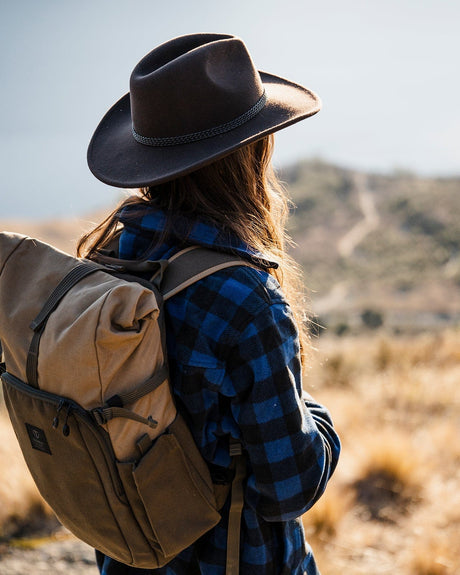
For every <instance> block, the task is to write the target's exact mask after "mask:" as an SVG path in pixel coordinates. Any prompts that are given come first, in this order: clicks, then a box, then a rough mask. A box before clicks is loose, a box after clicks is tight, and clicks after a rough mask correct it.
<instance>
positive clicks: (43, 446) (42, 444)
mask: <svg viewBox="0 0 460 575" xmlns="http://www.w3.org/2000/svg"><path fill="white" fill-rule="evenodd" d="M26 428H27V433H28V434H29V439H30V443H31V445H32V447H33V449H38V451H43V452H44V453H49V454H50V455H51V449H50V446H49V445H48V440H47V439H46V435H45V432H44V431H43V429H40V428H39V427H35V425H31V424H30V423H26Z"/></svg>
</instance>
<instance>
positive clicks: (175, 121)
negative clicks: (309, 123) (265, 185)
mask: <svg viewBox="0 0 460 575" xmlns="http://www.w3.org/2000/svg"><path fill="white" fill-rule="evenodd" d="M320 107H321V102H320V99H319V98H318V96H317V95H316V94H314V93H313V92H311V91H310V90H307V89H306V88H303V87H302V86H299V85H298V84H294V83H292V82H290V81H288V80H284V79H283V78H279V77H278V76H273V75H271V74H267V73H266V72H258V71H257V69H256V68H255V67H254V64H253V62H252V59H251V57H250V55H249V53H248V51H247V48H246V46H245V44H244V43H243V41H242V40H241V39H240V38H237V37H235V36H231V35H227V34H191V35H188V36H181V37H179V38H174V39H173V40H170V41H169V42H166V43H165V44H162V45H161V46H159V47H158V48H155V49H154V50H153V51H152V52H150V53H149V54H147V56H145V57H144V58H143V59H142V60H141V61H140V62H139V63H138V64H137V66H136V67H135V68H134V70H133V73H132V74H131V81H130V92H129V94H126V95H125V96H123V98H121V100H119V101H118V102H117V103H116V104H115V105H114V106H113V107H112V108H111V109H110V110H109V111H108V112H107V114H106V115H105V116H104V118H103V119H102V121H101V122H100V124H99V126H98V127H97V129H96V131H95V133H94V135H93V137H92V139H91V142H90V145H89V148H88V165H89V167H90V170H91V171H92V172H93V174H94V175H95V176H96V177H97V178H98V179H100V180H101V181H103V182H105V183H107V184H110V185H112V186H117V187H120V188H136V187H144V186H151V185H155V184H159V183H161V182H165V181H168V180H172V179H174V178H176V177H178V176H181V175H184V174H187V173H189V172H192V171H194V170H196V169H198V168H201V167H203V166H205V165H207V164H210V163H211V162H213V161H215V160H218V159H220V158H222V157H223V156H226V155H227V154H229V153H231V152H233V151H234V150H236V149H238V148H241V147H242V146H245V145H247V144H249V143H251V142H254V141H255V140H258V139H260V138H262V137H264V136H266V135H268V134H271V133H272V132H275V131H277V130H280V129H281V128H284V127H286V126H289V125H290V124H293V123H294V122H298V121H299V120H302V119H304V118H308V117H309V116H312V115H313V114H315V113H316V112H318V111H319V109H320Z"/></svg>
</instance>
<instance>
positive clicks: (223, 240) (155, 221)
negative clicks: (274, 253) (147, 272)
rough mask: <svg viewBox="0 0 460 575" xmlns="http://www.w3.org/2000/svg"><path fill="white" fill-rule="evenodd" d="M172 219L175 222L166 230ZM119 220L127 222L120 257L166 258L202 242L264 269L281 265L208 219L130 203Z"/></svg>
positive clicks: (204, 245)
mask: <svg viewBox="0 0 460 575" xmlns="http://www.w3.org/2000/svg"><path fill="white" fill-rule="evenodd" d="M168 218H170V222H169V223H170V224H172V225H171V227H170V228H169V230H168V232H167V233H165V230H166V229H167V224H168ZM119 220H120V222H121V223H122V224H123V231H122V233H121V236H120V243H119V253H120V258H123V259H140V258H148V259H152V260H157V259H165V258H169V257H171V256H172V255H173V254H174V253H176V252H177V251H179V250H180V249H182V248H184V247H186V246H189V245H199V246H202V247H206V248H211V249H215V250H218V251H224V252H228V253H233V254H236V255H239V256H241V257H243V258H246V259H248V260H250V261H253V262H254V263H255V264H256V265H258V266H261V267H264V268H277V267H278V264H277V263H276V262H274V261H272V260H269V259H268V258H266V257H265V256H264V255H263V254H262V253H260V252H257V251H256V250H253V249H252V248H250V247H249V246H248V245H247V244H246V243H244V242H243V241H241V240H240V239H239V238H238V237H237V236H236V235H234V234H232V233H231V232H228V231H225V230H222V229H221V228H220V227H218V226H216V225H215V224H213V223H212V222H209V221H206V220H204V219H200V218H193V219H192V218H191V217H190V216H187V215H185V214H181V213H174V214H172V215H171V214H167V213H166V212H164V211H163V210H160V209H158V208H154V207H147V208H145V207H141V209H139V206H138V205H130V206H126V207H125V208H123V209H122V211H121V213H120V216H119ZM152 245H153V246H154V247H153V249H152V248H151V247H150V246H152Z"/></svg>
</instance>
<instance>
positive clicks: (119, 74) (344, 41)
mask: <svg viewBox="0 0 460 575" xmlns="http://www.w3.org/2000/svg"><path fill="white" fill-rule="evenodd" d="M459 19H460V4H459V3H458V2H455V1H454V0H436V1H435V0H425V1H424V2H417V1H415V0H399V1H398V0H387V1H386V2H383V1H382V2H381V1H376V2H369V1H367V2H366V1H364V0H361V1H360V0H349V2H340V1H339V0H325V1H323V2H321V3H318V2H312V1H310V0H306V1H293V0H286V1H285V2H275V1H274V0H266V1H264V2H262V1H259V0H254V1H252V2H248V1H245V2H243V1H242V0H233V1H232V2H229V3H223V2H216V1H208V0H195V2H186V1H185V0H182V1H177V0H170V1H169V2H165V3H162V2H159V1H157V0H131V1H130V2H121V0H110V1H109V0H92V1H91V0H79V1H78V2H77V1H76V0H67V1H66V2H59V1H58V0H54V1H52V0H35V1H32V0H30V1H28V0H16V1H15V2H13V1H7V0H0V47H1V50H0V62H1V64H0V78H1V87H2V90H1V92H0V166H1V177H2V182H1V187H0V229H9V230H12V231H18V232H22V233H29V234H31V235H34V236H36V237H40V238H42V239H44V240H46V241H49V242H52V243H54V244H55V245H57V246H58V247H60V248H62V249H65V250H67V251H69V252H72V251H73V250H74V246H75V241H76V239H77V238H78V237H79V235H80V234H81V233H82V231H84V230H87V229H88V228H89V227H91V225H92V222H93V221H98V220H99V219H100V217H101V216H102V215H103V214H105V213H106V212H107V211H109V210H110V209H111V208H113V207H114V206H115V205H116V203H117V202H118V201H119V200H120V198H121V197H122V191H121V190H117V189H114V188H110V187H108V186H105V185H104V184H102V183H100V182H99V181H97V180H96V179H95V178H94V177H93V176H92V175H91V173H90V172H89V170H88V168H87V165H86V148H87V145H88V142H89V140H90V138H91V135H92V133H93V131H94V129H95V127H96V125H97V124H98V122H99V121H100V119H101V118H102V116H103V115H104V114H105V112H106V111H107V110H108V109H109V108H110V107H111V106H112V105H113V104H114V103H115V102H116V101H117V100H118V99H119V98H120V97H122V96H123V95H124V94H125V93H127V91H128V89H129V76H130V73H131V71H132V69H133V67H134V66H135V64H136V63H137V62H138V61H139V60H140V59H141V58H142V57H143V56H144V55H145V54H146V53H147V52H148V51H150V50H151V49H152V48H154V47H155V46H157V45H158V44H160V43H162V42H164V41H167V40H169V39H170V38H172V37H174V36H178V35H181V34H188V33H192V32H209V31H211V32H223V33H231V34H235V35H238V36H240V37H242V38H243V39H244V41H245V42H246V44H247V46H248V48H249V51H250V53H251V55H252V57H253V59H254V62H255V64H256V66H257V67H258V68H259V69H260V70H266V71H268V72H271V73H274V74H277V75H280V76H284V77H286V78H289V79H290V80H293V81H296V82H298V83H300V84H303V85H305V86H307V87H308V88H311V89H313V90H314V91H315V92H317V93H318V94H319V95H320V97H321V99H322V101H323V109H322V111H321V112H320V113H319V114H318V115H316V116H314V117H313V118H311V119H308V120H307V121H305V122H300V123H299V124H296V125H294V126H292V127H290V128H289V129H287V130H284V131H282V132H280V133H278V134H277V135H276V150H275V156H274V162H275V166H276V167H277V169H278V171H279V174H280V177H281V179H282V180H283V182H285V184H286V187H287V189H288V190H289V193H290V195H291V197H292V200H293V203H294V205H295V208H293V211H292V214H291V218H290V222H289V231H290V233H291V235H292V236H293V238H294V240H295V244H296V245H295V247H294V248H293V255H294V257H295V258H296V259H297V261H298V262H299V263H300V264H301V266H302V269H303V270H304V275H305V284H306V286H307V289H308V292H309V296H310V302H311V303H310V307H311V310H310V311H311V314H312V316H313V318H314V324H313V330H312V331H313V332H314V338H313V342H314V346H315V348H316V350H315V352H314V354H313V358H312V366H311V369H310V370H309V372H308V374H307V376H306V382H305V386H306V388H307V389H308V390H309V391H310V392H311V393H312V394H313V395H314V396H315V397H316V398H317V399H318V400H319V401H322V402H324V403H325V404H326V405H327V406H328V407H329V408H330V410H331V412H332V415H333V417H334V420H335V422H336V425H337V427H338V429H339V432H340V434H341V436H342V441H343V456H342V461H341V464H340V465H339V469H338V470H337V472H336V475H335V476H334V478H333V480H332V481H331V484H330V486H329V488H328V491H327V493H326V495H325V496H324V497H323V498H322V500H321V501H320V502H319V503H318V504H317V505H316V506H315V507H314V508H313V509H312V510H311V511H310V512H309V513H307V514H306V516H305V517H304V523H305V527H306V533H307V537H308V539H309V541H310V543H311V544H312V546H313V548H314V550H315V552H316V554H317V556H318V562H319V566H320V569H321V572H322V573H323V575H332V574H337V573H345V572H346V573H350V574H351V575H358V574H366V575H367V574H370V573H372V574H380V573H382V574H383V573H401V574H407V575H411V574H413V575H444V574H452V575H453V574H454V573H458V572H460V559H459V557H460V544H459V538H458V533H459V531H460V511H459V509H460V505H459V504H460V500H459V498H460V466H459V463H460V442H459V436H460V391H459V390H460V386H459V385H458V381H459V376H460V361H459V360H460V334H459V323H460V255H459V253H460V149H459V145H458V142H459V140H460V112H459V105H458V102H459V101H460V80H459V75H458V57H459V49H460V40H459V34H458V24H459ZM2 415H3V418H1V419H0V436H1V437H0V469H1V470H2V471H0V474H1V476H0V574H1V575H4V574H5V575H15V574H16V573H23V572H25V569H26V567H25V566H26V565H28V564H30V562H31V560H32V559H31V557H32V555H31V554H33V553H36V552H37V546H36V544H35V543H33V544H32V543H30V542H31V541H37V537H39V536H40V537H42V536H43V537H45V541H46V544H45V546H43V545H42V543H40V545H39V549H40V553H42V555H43V554H44V555H43V556H44V557H45V560H44V561H45V562H44V563H43V565H44V566H42V567H43V571H40V569H41V568H42V567H39V566H38V567H37V569H39V570H38V571H36V572H37V573H42V572H43V573H45V572H47V569H49V567H47V566H46V565H47V561H48V562H51V563H53V564H54V565H55V566H56V565H58V567H56V569H57V571H56V572H60V571H59V569H60V568H61V567H59V565H61V563H62V569H63V571H62V572H65V573H67V574H69V573H80V572H82V573H83V572H84V573H90V572H94V573H96V571H95V567H94V564H93V560H92V554H91V550H89V549H86V548H85V547H84V546H80V547H78V551H75V550H73V551H72V553H73V554H72V553H70V552H67V551H66V553H67V555H65V556H66V557H67V559H68V560H62V557H61V560H62V561H61V563H59V562H58V563H56V561H57V560H56V555H53V553H55V554H56V553H57V554H59V551H53V553H51V551H49V549H50V545H51V544H50V541H55V540H57V541H56V543H53V545H57V547H56V548H55V549H57V548H61V547H59V546H62V545H64V542H62V541H61V539H62V538H63V535H62V531H60V530H57V529H56V524H55V522H54V520H53V517H52V514H50V512H49V510H48V509H47V508H46V506H45V505H44V504H43V502H42V501H41V499H40V497H39V496H38V494H37V493H36V491H35V488H34V486H33V484H32V483H31V481H30V479H29V478H28V475H27V471H26V470H25V468H24V464H23V462H22V459H21V455H20V453H18V449H17V446H16V444H15V439H14V437H13V435H12V432H11V429H10V426H9V424H8V422H7V418H6V414H5V413H4V410H3V412H2ZM6 470H8V471H6ZM3 475H4V477H3ZM64 539H65V544H67V545H68V544H69V541H68V539H67V538H66V537H64ZM40 541H41V540H40ZM30 547H33V548H34V550H30ZM46 553H48V555H46ZM46 557H48V559H46ZM21 561H23V563H21Z"/></svg>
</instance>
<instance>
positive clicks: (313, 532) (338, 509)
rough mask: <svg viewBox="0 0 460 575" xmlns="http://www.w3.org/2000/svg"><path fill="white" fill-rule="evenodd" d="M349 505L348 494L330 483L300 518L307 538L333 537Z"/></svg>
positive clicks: (349, 498) (350, 500)
mask: <svg viewBox="0 0 460 575" xmlns="http://www.w3.org/2000/svg"><path fill="white" fill-rule="evenodd" d="M351 503H352V498H351V497H350V492H347V491H346V490H345V489H344V488H343V487H341V486H338V485H337V484H336V483H335V482H333V481H332V482H331V483H330V484H329V485H328V488H327V490H326V492H325V494H324V495H323V496H322V497H321V499H319V501H317V502H316V503H315V505H314V506H313V507H312V508H311V509H309V510H308V511H307V512H306V513H305V515H304V516H303V517H302V521H303V525H304V528H305V534H306V536H307V538H308V539H310V538H317V539H325V540H328V539H330V538H331V537H334V536H335V535H336V534H337V531H338V529H339V526H340V523H341V521H342V518H343V517H344V515H345V513H346V512H347V511H348V510H349V508H350V505H351Z"/></svg>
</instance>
